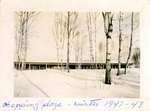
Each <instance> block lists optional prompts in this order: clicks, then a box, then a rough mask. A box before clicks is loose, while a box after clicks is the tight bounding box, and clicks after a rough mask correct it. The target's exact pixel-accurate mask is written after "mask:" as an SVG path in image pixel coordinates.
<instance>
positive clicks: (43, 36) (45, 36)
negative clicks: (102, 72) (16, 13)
mask: <svg viewBox="0 0 150 111" xmlns="http://www.w3.org/2000/svg"><path fill="white" fill-rule="evenodd" d="M62 13H64V14H66V12H62ZM118 14H119V13H114V18H113V33H112V40H111V53H112V54H111V61H112V62H117V58H118V42H119V31H118V30H119V28H118V26H119V24H118ZM122 16H123V17H124V19H123V22H122V32H123V36H122V38H123V41H122V52H121V55H122V56H121V61H122V62H125V61H126V59H127V55H128V48H129V40H130V31H131V13H127V12H124V13H123V14H122ZM54 23H55V12H39V13H38V15H36V16H35V17H33V18H32V21H31V24H30V27H29V33H28V47H27V59H26V60H27V61H32V62H33V61H34V62H36V61H38V62H53V61H57V50H56V49H57V45H56V41H55V36H54V34H53V32H52V31H53V30H54ZM96 23H97V34H96V36H97V38H96V40H97V41H96V51H97V61H98V62H105V56H106V52H105V47H106V46H105V45H106V37H105V33H104V24H103V17H102V15H101V13H100V14H99V16H98V18H97V22H96ZM14 24H15V26H14V27H15V28H16V27H17V25H18V19H15V20H14ZM77 24H78V25H79V31H80V35H79V37H80V40H82V46H83V50H82V60H83V61H89V58H90V56H89V39H88V29H87V24H86V13H85V12H79V15H78V19H77ZM92 28H94V26H93V25H92ZM139 35H140V31H139V14H138V13H136V14H135V16H134V32H133V48H132V49H133V52H134V49H135V48H139V46H140V37H139ZM93 38H94V33H93ZM73 41H74V42H75V39H73V40H71V44H73V43H74V42H73ZM93 44H94V43H93ZM100 46H101V48H99V47H100ZM93 50H94V51H95V47H93ZM15 51H16V50H15ZM94 51H93V54H94ZM66 53H67V50H66V42H65V45H64V50H63V58H64V61H65V60H66ZM14 60H16V53H15V55H14ZM70 61H72V62H74V61H75V51H74V48H73V45H72V46H71V48H70Z"/></svg>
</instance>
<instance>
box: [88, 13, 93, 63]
mask: <svg viewBox="0 0 150 111" xmlns="http://www.w3.org/2000/svg"><path fill="white" fill-rule="evenodd" d="M86 16H87V17H86V18H87V19H86V22H87V29H88V36H89V53H90V62H94V55H93V38H92V14H91V13H90V12H88V13H87V15H86Z"/></svg>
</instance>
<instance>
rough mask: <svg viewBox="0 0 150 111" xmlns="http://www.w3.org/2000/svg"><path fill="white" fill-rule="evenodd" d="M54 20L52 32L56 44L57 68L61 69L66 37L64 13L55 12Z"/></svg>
mask: <svg viewBox="0 0 150 111" xmlns="http://www.w3.org/2000/svg"><path fill="white" fill-rule="evenodd" d="M54 18H55V20H54V28H53V29H52V32H53V35H54V39H55V43H56V49H57V62H58V67H59V66H60V65H61V68H62V62H63V49H64V42H65V35H66V29H65V25H64V24H65V17H64V13H61V12H56V13H55V17H54Z"/></svg>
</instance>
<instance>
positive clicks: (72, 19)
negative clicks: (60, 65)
mask: <svg viewBox="0 0 150 111" xmlns="http://www.w3.org/2000/svg"><path fill="white" fill-rule="evenodd" d="M77 18H78V13H76V12H70V11H68V12H67V23H66V25H65V26H66V29H67V65H66V67H67V72H70V70H69V69H70V68H69V55H70V54H69V53H70V52H69V50H70V36H71V35H72V32H74V30H75V29H76V25H75V23H76V21H77Z"/></svg>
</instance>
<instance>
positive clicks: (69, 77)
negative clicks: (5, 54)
mask: <svg viewBox="0 0 150 111" xmlns="http://www.w3.org/2000/svg"><path fill="white" fill-rule="evenodd" d="M116 72H117V69H112V84H111V85H106V84H104V77H105V70H90V69H86V70H78V69H76V70H71V72H70V73H67V72H65V71H60V70H57V69H47V70H26V71H22V72H21V71H17V70H15V75H14V96H15V97H106V98H107V97H109V98H110V97H112V98H113V97H115V98H138V97H139V96H140V70H139V69H136V68H129V69H128V70H127V75H123V74H122V75H120V76H116Z"/></svg>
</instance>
